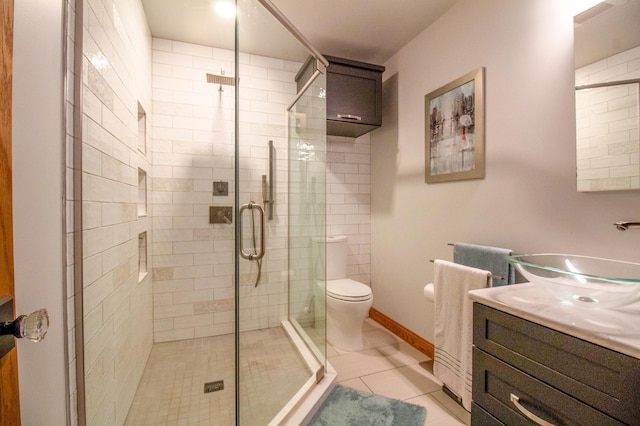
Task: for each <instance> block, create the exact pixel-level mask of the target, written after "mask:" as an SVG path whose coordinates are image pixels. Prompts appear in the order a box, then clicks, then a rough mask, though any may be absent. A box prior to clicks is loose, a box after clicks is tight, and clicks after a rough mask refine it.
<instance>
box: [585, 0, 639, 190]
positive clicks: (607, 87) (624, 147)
mask: <svg viewBox="0 0 640 426" xmlns="http://www.w3.org/2000/svg"><path fill="white" fill-rule="evenodd" d="M594 3H595V4H594ZM638 22H640V0H606V1H600V2H597V1H593V0H592V1H591V5H590V7H588V8H587V9H586V10H584V11H582V12H579V13H578V14H576V15H575V17H574V52H575V65H576V77H575V84H576V158H577V173H576V176H577V189H578V191H581V192H587V191H616V190H632V189H640V140H639V134H638V127H639V120H638V116H639V114H638V111H639V109H640V108H639V102H640V25H638Z"/></svg>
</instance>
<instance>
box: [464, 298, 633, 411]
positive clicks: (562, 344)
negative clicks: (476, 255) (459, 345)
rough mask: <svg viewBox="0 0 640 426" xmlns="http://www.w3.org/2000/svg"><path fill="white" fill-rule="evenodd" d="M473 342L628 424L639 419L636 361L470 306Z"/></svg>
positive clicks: (481, 306)
mask: <svg viewBox="0 0 640 426" xmlns="http://www.w3.org/2000/svg"><path fill="white" fill-rule="evenodd" d="M473 333H474V335H473V341H474V345H476V346H477V347H478V348H480V349H482V350H483V351H485V352H487V353H489V354H491V355H493V356H495V357H496V358H498V359H501V360H503V361H505V362H507V363H509V364H510V365H512V366H514V367H515V368H517V369H519V370H522V371H523V372H525V373H527V374H529V375H531V376H533V377H535V378H537V379H539V380H540V381H542V382H544V383H547V384H549V385H551V386H553V387H554V388H557V389H559V390H561V391H562V392H564V393H566V394H569V395H571V396H573V397H574V398H576V399H578V400H580V401H584V402H586V403H588V405H590V406H592V407H595V408H597V409H598V410H600V411H603V412H605V413H607V414H608V415H610V416H612V417H614V418H616V419H618V420H620V421H622V422H625V423H628V424H638V421H639V420H638V419H640V392H639V391H638V389H640V360H638V359H636V358H633V357H630V356H627V355H624V354H621V353H619V352H615V351H612V350H610V349H607V348H604V347H602V346H598V345H595V344H592V343H590V342H586V341H584V340H581V339H578V338H575V337H573V336H569V335H568V334H564V333H561V332H558V331H556V330H553V329H550V328H548V327H544V326H541V325H539V324H535V323H533V322H530V321H527V320H523V319H522V318H518V317H516V316H513V315H510V314H507V313H504V312H501V311H498V310H496V309H492V308H489V307H487V306H484V305H482V304H478V303H475V304H474V332H473Z"/></svg>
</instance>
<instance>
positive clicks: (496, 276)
mask: <svg viewBox="0 0 640 426" xmlns="http://www.w3.org/2000/svg"><path fill="white" fill-rule="evenodd" d="M429 262H431V263H433V262H435V260H433V259H429ZM491 278H495V279H498V280H500V281H502V280H504V277H501V276H500V275H491Z"/></svg>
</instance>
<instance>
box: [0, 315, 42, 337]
mask: <svg viewBox="0 0 640 426" xmlns="http://www.w3.org/2000/svg"><path fill="white" fill-rule="evenodd" d="M48 329H49V314H48V313H47V310H46V309H38V310H37V311H35V312H32V313H31V314H29V315H20V316H19V317H18V318H16V319H15V320H13V321H7V322H0V335H2V336H4V335H7V334H13V335H14V336H15V337H17V338H18V339H22V338H23V337H26V338H27V339H29V340H31V341H33V342H39V341H41V340H42V339H44V336H45V335H46V334H47V330H48Z"/></svg>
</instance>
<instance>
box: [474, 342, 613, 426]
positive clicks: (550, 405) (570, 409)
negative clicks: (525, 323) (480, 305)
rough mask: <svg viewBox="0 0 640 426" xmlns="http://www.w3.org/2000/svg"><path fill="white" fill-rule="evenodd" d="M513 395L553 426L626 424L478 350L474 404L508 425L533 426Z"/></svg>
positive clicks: (475, 359)
mask: <svg viewBox="0 0 640 426" xmlns="http://www.w3.org/2000/svg"><path fill="white" fill-rule="evenodd" d="M512 395H515V396H517V397H518V398H519V403H520V404H521V405H522V406H523V407H524V409H526V410H528V411H530V412H531V413H533V414H534V415H536V416H538V417H540V418H542V419H543V420H545V421H547V422H550V423H552V424H556V425H560V424H565V425H623V424H624V423H621V422H619V421H617V420H616V419H614V418H612V417H609V416H607V415H606V414H605V413H602V412H601V411H599V410H597V409H595V408H594V407H591V406H589V405H587V404H584V403H583V402H581V401H579V400H577V399H575V398H573V397H571V396H570V395H567V394H565V393H564V392H561V391H559V390H557V389H555V388H553V387H552V386H549V385H547V384H546V383H543V382H541V381H540V380H537V379H535V378H533V377H531V376H529V375H528V374H525V373H523V372H522V371H520V370H518V369H516V368H513V367H512V366H510V365H508V364H506V363H505V362H503V361H500V360H499V359H497V358H495V357H493V356H491V355H488V354H486V353H484V352H483V351H481V350H479V349H478V348H477V347H474V348H473V402H474V403H476V404H478V405H479V406H480V407H482V408H483V409H484V410H486V411H487V412H489V413H491V415H492V416H493V417H494V418H495V419H497V420H498V421H500V422H502V423H504V424H507V425H510V426H518V425H523V426H525V425H526V426H529V425H531V424H532V423H531V421H530V420H529V419H528V418H527V417H526V416H525V414H523V412H522V411H520V410H519V409H518V408H517V407H516V405H515V404H514V402H512V400H511V398H512ZM476 424H484V423H476ZM489 424H496V423H491V422H490V423H489Z"/></svg>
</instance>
